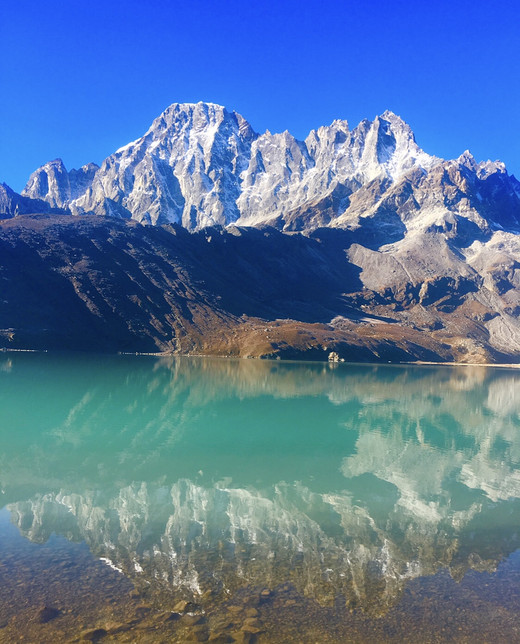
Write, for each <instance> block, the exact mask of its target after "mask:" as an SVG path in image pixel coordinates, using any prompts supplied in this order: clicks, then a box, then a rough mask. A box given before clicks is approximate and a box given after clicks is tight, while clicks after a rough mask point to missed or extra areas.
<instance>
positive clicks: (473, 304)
mask: <svg viewBox="0 0 520 644" xmlns="http://www.w3.org/2000/svg"><path fill="white" fill-rule="evenodd" d="M505 236H507V234H506V233H503V232H497V233H496V234H495V235H494V236H492V237H491V239H490V241H489V242H488V244H487V245H482V244H481V243H480V242H476V244H475V245H473V246H472V248H471V254H469V253H468V251H467V249H466V250H465V252H466V253H468V257H469V260H470V261H471V262H472V263H474V266H475V268H472V267H471V266H470V264H469V261H464V259H465V258H464V257H463V255H462V253H461V252H460V251H459V250H456V249H455V248H454V246H453V245H452V244H451V242H450V240H449V239H446V237H445V236H443V235H434V234H430V235H425V236H424V237H423V243H424V244H429V245H430V247H431V249H432V250H433V253H432V257H433V258H434V260H432V262H430V263H429V264H427V265H426V266H424V265H422V263H423V261H424V260H423V257H422V256H419V258H418V259H417V258H416V256H415V253H411V252H410V251H408V249H407V248H406V246H404V247H402V248H401V249H399V250H397V251H396V252H394V253H392V254H390V253H387V254H384V253H381V252H378V251H374V250H369V249H367V248H366V247H364V246H362V245H361V244H359V243H355V239H356V237H355V234H354V233H349V232H347V231H339V230H338V231H332V230H329V229H322V230H318V231H316V232H315V233H314V234H313V235H312V236H310V237H309V236H303V235H301V234H290V235H289V234H284V233H281V232H278V231H276V230H275V229H272V228H261V229H258V228H243V229H242V228H236V227H231V228H228V229H227V230H226V229H221V228H206V229H204V230H202V231H200V232H198V233H189V232H188V231H186V230H185V229H184V228H182V227H178V226H165V227H161V226H158V227H151V226H142V225H140V224H138V223H135V222H131V221H130V222H124V221H121V220H117V219H114V218H105V217H80V218H78V217H70V216H68V217H67V216H64V217H57V216H51V215H49V216H45V215H41V216H34V217H16V218H13V219H10V220H7V221H5V222H3V223H2V224H1V225H0V248H1V255H0V267H1V279H2V294H3V298H2V302H1V303H0V333H1V336H2V337H3V345H4V346H6V347H11V348H33V349H82V350H99V351H131V352H134V351H144V352H149V351H152V352H155V351H167V352H177V353H206V354H216V355H236V356H271V357H275V356H281V357H288V358H293V357H302V356H305V357H307V358H312V359H320V360H324V359H326V358H327V356H328V355H329V353H330V352H331V351H333V350H334V351H337V352H338V353H339V354H340V356H341V357H344V358H345V359H347V360H372V361H373V360H412V359H422V360H478V361H482V360H506V359H513V358H514V356H516V355H517V354H518V352H519V346H520V344H519V340H518V338H519V337H520V336H519V325H518V321H517V319H516V316H515V311H516V310H517V308H518V307H519V306H520V302H519V301H518V299H519V291H518V288H517V286H516V280H517V271H516V269H515V260H514V259H513V257H511V255H512V252H511V251H508V250H507V246H505V244H504V243H503V239H504V237H505ZM509 238H511V239H513V236H512V235H509ZM492 244H495V246H497V247H500V257H501V258H502V259H503V261H502V263H501V264H500V265H499V266H496V264H495V262H496V259H497V256H496V254H494V253H493V252H492V250H491V248H492ZM434 262H435V263H434ZM506 262H509V266H508V265H507V264H506ZM414 271H415V274H414ZM435 271H436V272H435ZM425 275H427V276H428V277H426V279H425V277H424V276H425Z"/></svg>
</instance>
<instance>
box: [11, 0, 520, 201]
mask: <svg viewBox="0 0 520 644" xmlns="http://www.w3.org/2000/svg"><path fill="white" fill-rule="evenodd" d="M519 25H520V3H518V2H517V1H513V0H511V1H509V2H506V1H501V0H495V1H493V2H492V1H491V0H490V1H489V2H483V1H482V0H473V1H471V2H470V1H466V0H452V1H451V2H447V1H445V0H436V1H435V2H432V1H431V0H428V1H424V0H416V1H415V2H412V1H409V2H404V1H399V0H393V1H387V2H384V1H382V0H377V1H376V0H374V1H371V0H364V1H363V0H343V1H340V0H329V1H326V0H323V1H319V0H299V1H293V0H285V1H284V0H279V1H278V2H274V1H271V0H266V1H262V0H257V1H256V2H253V1H249V2H247V1H245V0H243V1H241V2H240V1H237V0H226V1H220V0H213V1H211V0H186V1H183V2H181V1H178V0H170V1H167V0H142V1H139V2H135V1H132V0H126V1H125V2H122V1H116V0H102V1H100V0H89V1H88V2H86V1H85V0H81V1H77V0H46V2H42V1H41V0H2V2H0V181H5V182H6V183H8V184H9V185H11V187H13V188H14V189H17V190H21V189H22V188H23V186H24V184H25V182H26V180H27V179H28V177H29V174H30V173H31V172H32V171H33V170H34V169H36V168H37V167H38V166H39V165H41V164H42V163H44V162H46V161H48V160H51V159H54V158H56V157H61V158H62V159H63V160H64V162H65V165H66V166H67V168H68V169H71V168H72V167H79V166H80V165H82V164H84V163H87V162H89V161H95V162H97V163H100V162H101V161H102V160H103V159H104V158H105V157H106V156H108V155H109V154H110V153H111V152H113V151H114V150H115V149H116V148H118V147H119V146H121V145H124V144H125V143H128V142H129V141H131V140H134V139H136V138H138V137H139V136H141V135H142V134H143V133H144V132H145V131H146V129H147V128H148V126H149V125H150V123H151V121H152V120H153V119H154V118H155V117H156V116H157V115H158V114H159V113H160V112H161V111H162V110H163V109H165V108H166V107H167V106H168V105H169V104H171V103H173V102H191V101H193V102H196V101H199V100H205V101H211V102H215V103H220V104H223V105H226V106H227V107H228V108H230V109H235V110H237V111H238V112H240V113H241V114H242V115H243V116H245V118H246V119H247V120H248V121H249V122H250V123H251V124H252V126H253V128H254V129H255V130H257V131H259V132H262V131H264V130H265V129H270V130H271V131H272V132H278V131H283V130H285V129H288V130H290V131H291V132H292V133H293V134H294V135H295V136H297V137H299V138H304V137H305V136H306V134H307V133H308V132H309V130H310V129H312V128H315V127H318V126H320V125H325V124H329V123H330V122H332V121H333V120H334V119H335V118H344V119H347V120H348V121H349V124H350V125H351V127H354V126H355V125H356V124H357V123H358V122H359V121H360V120H361V119H363V118H370V119H372V118H373V117H374V116H375V115H376V114H380V113H382V112H383V111H384V110H385V109H390V110H393V111H394V112H396V113H397V114H399V115H400V116H402V117H403V118H404V119H405V120H406V121H407V122H408V123H410V125H411V126H412V128H413V129H414V131H415V134H416V138H417V141H418V143H419V145H421V147H423V148H424V149H425V150H426V151H427V152H429V153H431V154H436V155H438V156H441V157H446V158H453V157H456V156H458V155H459V154H460V153H462V152H463V151H464V150H465V149H466V148H469V149H470V150H471V151H472V152H473V154H474V155H475V157H476V158H477V159H478V160H481V159H487V158H491V159H501V160H503V161H505V163H506V164H507V166H508V169H509V171H510V172H511V173H513V174H516V176H517V177H520V134H519V127H518V118H519V116H520V71H519V64H520V37H519V32H520V28H519Z"/></svg>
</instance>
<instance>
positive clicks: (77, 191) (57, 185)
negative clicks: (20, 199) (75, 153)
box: [23, 159, 99, 208]
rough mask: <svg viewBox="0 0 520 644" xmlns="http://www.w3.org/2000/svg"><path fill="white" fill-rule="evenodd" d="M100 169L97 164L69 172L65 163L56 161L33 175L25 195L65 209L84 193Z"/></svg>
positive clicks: (90, 164) (59, 160) (50, 162)
mask: <svg viewBox="0 0 520 644" xmlns="http://www.w3.org/2000/svg"><path fill="white" fill-rule="evenodd" d="M98 169H99V166H97V165H96V164H95V163H88V164H87V165H84V166H83V167H81V168H80V169H79V170H71V171H70V172H67V170H66V168H65V165H64V164H63V161H62V160H61V159H55V160H54V161H49V162H48V163H46V164H45V165H43V166H42V167H41V168H38V170H36V171H35V172H33V173H32V174H31V176H30V177H29V181H28V182H27V185H26V187H25V189H24V191H23V194H24V196H27V197H31V198H32V199H44V200H45V201H46V202H47V203H49V204H50V205H51V206H53V207H56V208H64V207H66V206H67V205H68V204H69V202H70V201H72V200H74V199H76V198H77V197H79V196H80V195H81V194H83V193H84V191H85V190H86V189H87V188H88V187H89V185H90V184H91V183H92V180H93V178H94V175H95V173H96V171H97V170H98Z"/></svg>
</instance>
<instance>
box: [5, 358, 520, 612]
mask: <svg viewBox="0 0 520 644" xmlns="http://www.w3.org/2000/svg"><path fill="white" fill-rule="evenodd" d="M519 384H520V373H516V372H515V371H513V370H500V369H492V368H485V367H461V368H456V367H452V368H435V367H408V366H406V367H405V366H402V367H401V366H386V365H385V366H355V365H328V364H325V365H324V364H291V363H283V362H263V361H244V360H243V361H231V360H218V359H195V358H177V359H166V358H164V359H156V358H148V357H133V358H129V357H123V356H121V357H117V358H115V357H114V358H96V359H94V358H89V357H80V358H78V357H77V356H74V357H73V356H61V357H55V356H48V355H47V356H33V355H22V354H20V355H18V354H16V355H13V354H6V355H5V356H3V357H2V358H0V445H1V451H0V483H1V488H2V492H1V496H0V499H1V500H2V502H1V503H0V506H5V505H7V507H8V509H9V511H10V512H11V520H12V521H13V522H14V523H15V524H16V525H17V526H18V528H19V530H20V531H21V533H22V534H23V535H25V536H26V537H28V538H29V539H30V540H31V541H34V542H40V543H43V542H45V541H46V540H47V539H48V538H49V536H50V535H51V534H52V533H56V534H59V535H63V536H65V537H67V538H68V539H69V540H72V541H81V540H84V541H85V542H86V543H87V544H88V546H89V548H90V549H91V551H92V553H93V554H94V555H95V556H96V557H104V558H107V559H109V560H110V561H111V562H112V563H113V564H114V565H115V566H117V567H118V568H120V569H121V570H123V571H124V573H125V574H126V575H127V576H128V577H129V578H130V579H131V580H132V581H133V582H134V583H135V584H136V586H137V587H139V585H144V584H148V585H150V584H151V587H152V588H153V591H154V592H156V593H157V594H161V593H167V592H170V591H171V590H172V589H176V590H179V589H182V590H183V592H186V593H189V594H192V595H194V596H199V595H201V594H203V593H205V592H206V591H208V590H212V591H216V592H217V593H220V592H225V593H228V594H229V593H232V592H233V591H235V590H237V589H238V588H240V587H241V586H243V585H245V584H249V585H256V586H267V587H274V586H275V585H276V584H279V583H283V582H285V581H290V582H291V583H292V584H294V586H295V587H296V588H297V589H298V590H299V591H300V592H301V593H304V594H306V595H307V596H309V597H313V598H315V599H317V600H318V601H319V602H320V603H322V604H324V605H325V604H328V605H331V604H332V603H333V602H334V601H337V598H338V597H342V598H343V600H342V601H345V603H346V604H347V605H348V606H351V607H359V608H361V609H363V610H364V611H365V612H367V613H369V614H373V615H381V614H384V613H385V612H386V611H388V609H389V608H390V607H391V606H393V605H395V603H396V602H397V601H398V600H399V598H400V597H401V595H402V591H403V589H404V587H405V585H406V584H407V582H408V580H410V579H411V578H415V577H418V576H424V575H432V574H434V573H436V572H437V571H438V570H440V569H442V568H446V569H448V570H449V571H450V574H451V575H452V576H453V577H454V578H455V579H457V580H458V579H461V578H462V577H463V576H464V574H465V573H466V572H467V571H468V570H469V569H475V570H487V571H493V570H495V569H496V567H497V565H498V563H499V562H500V561H501V560H502V559H503V558H504V557H506V556H508V555H509V554H510V553H512V552H513V551H514V550H515V549H517V548H518V547H519V545H520V543H519V541H520V537H519V535H518V517H519V516H520V515H519V510H520V501H519V499H520V468H519V462H520V440H519V439H518V429H519V427H520V397H519V396H518V395H517V392H518V387H519ZM29 397H30V400H31V405H30V406H29V405H27V404H26V403H25V402H24V401H26V400H27V399H28V398H29Z"/></svg>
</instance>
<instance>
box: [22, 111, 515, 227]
mask: <svg viewBox="0 0 520 644" xmlns="http://www.w3.org/2000/svg"><path fill="white" fill-rule="evenodd" d="M23 194H24V195H25V196H28V197H31V198H38V199H44V200H45V201H47V202H48V203H50V204H51V205H53V206H58V207H65V206H67V207H70V209H71V211H72V212H73V213H74V214H81V213H85V212H93V213H96V214H103V215H113V216H118V217H124V218H133V219H135V220H137V221H142V222H145V223H153V224H157V223H159V224H160V223H166V222H174V223H180V224H182V225H183V226H184V227H186V228H188V229H190V230H194V229H198V228H202V227H205V226H208V225H214V224H222V225H226V224H229V223H232V222H237V223H238V224H243V225H257V224H262V223H266V222H268V223H272V224H273V223H274V224H276V225H278V226H279V227H282V228H283V227H285V228H287V229H292V230H294V229H297V230H306V231H308V230H311V229H313V228H316V227H318V226H320V225H331V224H334V225H339V226H342V227H350V228H352V227H354V228H355V227H358V226H359V223H360V221H359V220H360V217H365V216H366V215H365V214H364V213H366V212H371V215H370V216H374V215H376V214H377V215H379V217H381V214H382V213H383V211H384V212H391V213H393V214H394V219H396V218H398V219H399V220H400V222H401V221H406V220H407V219H409V218H410V216H411V214H413V213H415V212H416V211H420V210H421V208H423V207H424V205H425V203H426V202H427V205H430V206H432V205H435V206H436V207H437V209H438V210H439V213H440V212H443V213H444V214H446V213H448V212H457V208H463V209H464V207H467V206H468V203H470V205H471V206H472V207H473V208H474V209H475V210H476V211H478V212H480V210H483V214H484V215H486V214H487V215H490V214H491V212H490V208H491V211H493V210H494V211H496V210H497V209H498V211H499V216H498V219H500V217H506V219H507V221H508V222H509V223H514V224H516V223H518V213H519V212H520V206H519V197H518V195H519V194H520V190H519V186H518V182H516V181H514V180H513V179H512V178H511V177H509V176H508V175H507V173H506V172H505V169H504V167H503V165H502V164H491V163H487V164H476V163H475V161H474V159H473V158H472V157H471V155H469V154H464V155H462V156H461V157H460V158H459V159H457V160H456V161H452V162H448V165H446V163H442V162H441V160H440V159H437V158H435V157H432V156H430V155H428V154H426V153H425V152H423V151H422V150H421V149H420V148H419V147H418V145H417V144H416V142H415V139H414V135H413V132H412V131H411V129H410V127H409V126H408V125H407V124H406V123H404V122H403V121H402V120H401V118H400V117H398V116H396V115H395V114H393V113H392V112H385V113H384V114H383V115H381V116H378V117H376V118H375V119H374V121H373V122H370V121H367V120H365V121H362V122H361V123H360V124H359V125H358V126H357V127H356V128H354V129H353V130H352V131H351V130H349V127H348V124H347V122H346V121H334V122H333V123H332V124H331V125H330V126H327V127H320V128H319V129H318V130H313V131H312V132H311V133H310V134H309V136H308V137H307V138H306V140H305V141H298V140H297V139H295V138H294V137H293V136H292V135H291V134H290V133H289V132H284V133H282V134H271V133H270V132H269V131H267V132H265V133H264V134H262V135H258V134H256V133H255V132H254V131H253V130H252V128H251V126H250V125H249V124H248V123H247V121H246V120H245V119H244V118H243V117H242V116H240V115H239V114H237V113H236V112H228V111H227V110H226V109H225V108H224V107H221V106H219V105H215V104H211V103H209V104H207V103H197V104H173V105H171V106H170V107H169V108H168V109H167V110H166V111H165V112H163V114H161V115H160V116H159V117H158V118H157V119H156V120H155V121H154V122H153V123H152V125H151V127H150V129H149V130H148V132H147V133H146V134H145V135H144V136H143V137H141V138H140V139H138V140H137V141H135V142H133V143H130V144H128V145H126V146H124V147H122V148H120V149H119V150H118V151H117V152H115V153H114V154H113V155H111V156H110V157H108V158H107V159H106V160H105V161H104V162H103V164H102V165H101V168H97V166H95V165H94V164H89V165H87V166H84V167H83V168H80V170H72V171H71V172H67V171H66V169H65V167H64V166H63V163H62V162H61V161H60V160H56V161H52V162H50V163H47V164H45V165H44V166H42V167H41V168H40V169H39V170H37V171H36V172H35V173H33V175H31V178H30V179H29V182H28V184H27V186H26V188H25V190H24V193H23ZM468 200H469V201H468ZM489 202H491V204H492V205H491V206H490V205H489ZM324 211H325V212H324ZM504 213H507V214H504ZM495 215H496V213H495ZM498 219H497V218H496V216H495V219H494V221H496V223H500V221H498ZM400 222H399V223H400Z"/></svg>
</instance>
